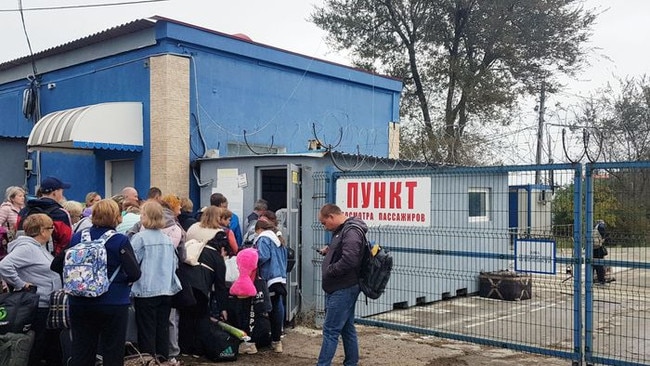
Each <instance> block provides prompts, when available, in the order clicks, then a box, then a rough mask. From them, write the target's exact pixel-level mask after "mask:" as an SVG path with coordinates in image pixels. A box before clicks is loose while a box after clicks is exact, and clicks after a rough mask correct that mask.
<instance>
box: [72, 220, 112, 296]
mask: <svg viewBox="0 0 650 366" xmlns="http://www.w3.org/2000/svg"><path fill="white" fill-rule="evenodd" d="M115 234H116V232H115V230H108V231H107V232H105V233H104V234H103V235H102V236H101V237H100V238H99V239H97V240H92V238H91V237H90V229H84V230H83V231H82V232H81V242H80V243H79V244H77V245H75V246H73V247H71V248H69V249H68V250H67V251H66V253H65V259H64V260H63V288H64V290H66V292H68V293H69V294H70V295H72V296H81V297H98V296H101V295H102V294H104V293H105V292H107V291H108V289H109V287H110V285H111V282H113V280H114V279H115V277H116V276H117V273H118V272H119V271H120V267H119V266H118V267H117V268H116V269H115V271H114V272H113V275H112V276H111V277H110V278H109V277H108V266H107V263H108V258H107V255H106V242H107V241H108V240H109V239H110V238H111V237H112V236H113V235H115Z"/></svg>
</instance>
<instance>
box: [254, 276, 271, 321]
mask: <svg viewBox="0 0 650 366" xmlns="http://www.w3.org/2000/svg"><path fill="white" fill-rule="evenodd" d="M253 284H254V285H255V290H256V291H257V294H255V297H253V299H252V300H251V305H252V307H253V310H254V312H255V313H256V314H261V313H268V312H270V311H271V310H273V304H271V296H270V295H269V288H268V287H267V285H266V281H264V280H263V279H261V278H260V277H257V278H256V279H255V281H253Z"/></svg>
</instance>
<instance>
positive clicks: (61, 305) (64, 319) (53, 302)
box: [45, 289, 70, 329]
mask: <svg viewBox="0 0 650 366" xmlns="http://www.w3.org/2000/svg"><path fill="white" fill-rule="evenodd" d="M45 327H46V328H47V329H68V328H70V305H69V299H68V294H67V293H66V292H65V291H64V290H63V289H58V290H56V291H52V293H51V294H50V309H49V311H48V313H47V320H46V321H45Z"/></svg>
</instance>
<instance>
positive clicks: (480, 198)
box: [468, 188, 490, 222]
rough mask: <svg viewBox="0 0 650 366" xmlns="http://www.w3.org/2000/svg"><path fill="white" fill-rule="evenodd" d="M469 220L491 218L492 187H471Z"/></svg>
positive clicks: (486, 219)
mask: <svg viewBox="0 0 650 366" xmlns="http://www.w3.org/2000/svg"><path fill="white" fill-rule="evenodd" d="M468 202H469V207H468V208H469V222H480V221H489V220H490V212H489V211H490V189H489V188H470V189H469V192H468Z"/></svg>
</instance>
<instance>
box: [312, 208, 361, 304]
mask: <svg viewBox="0 0 650 366" xmlns="http://www.w3.org/2000/svg"><path fill="white" fill-rule="evenodd" d="M351 223H355V224H356V225H358V226H360V227H361V228H362V229H363V232H361V231H359V230H356V229H355V228H351V227H350V224H351ZM366 232H368V226H367V225H366V223H365V222H363V221H361V220H360V219H358V218H356V217H350V218H348V219H347V220H345V222H344V223H343V224H342V225H341V226H339V227H338V228H337V229H336V230H334V232H332V240H331V242H330V244H329V250H328V251H327V255H325V259H323V267H322V274H323V283H322V287H323V291H325V292H327V293H328V294H331V293H333V292H334V291H337V290H342V289H345V288H349V287H352V286H354V285H358V284H359V272H360V271H361V262H362V260H363V254H364V249H365V248H364V245H365V244H364V238H363V236H364V235H365V234H366Z"/></svg>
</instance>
